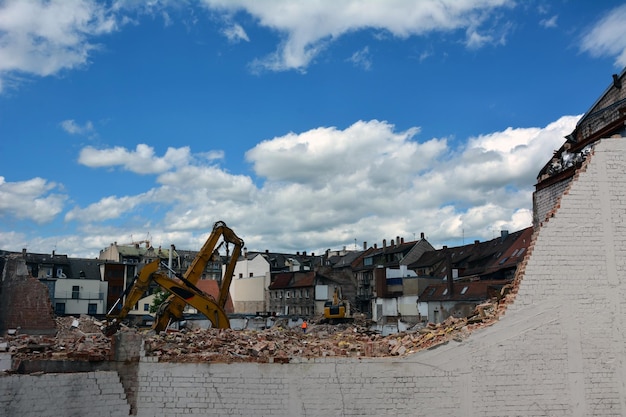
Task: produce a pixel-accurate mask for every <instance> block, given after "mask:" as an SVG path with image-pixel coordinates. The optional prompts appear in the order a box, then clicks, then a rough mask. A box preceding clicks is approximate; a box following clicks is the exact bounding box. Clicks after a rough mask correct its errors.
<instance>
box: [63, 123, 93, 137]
mask: <svg viewBox="0 0 626 417" xmlns="http://www.w3.org/2000/svg"><path fill="white" fill-rule="evenodd" d="M61 128H63V130H65V131H66V132H67V133H69V134H70V135H88V134H90V133H93V130H94V129H93V123H91V121H87V122H85V124H84V125H82V126H81V125H79V124H78V123H76V122H75V121H74V120H73V119H68V120H63V121H62V122H61Z"/></svg>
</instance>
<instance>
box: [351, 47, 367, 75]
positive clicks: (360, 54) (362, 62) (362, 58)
mask: <svg viewBox="0 0 626 417" xmlns="http://www.w3.org/2000/svg"><path fill="white" fill-rule="evenodd" d="M348 61H350V62H352V63H353V64H354V66H356V67H359V68H363V69H364V70H366V71H367V70H370V69H371V68H372V57H371V55H370V50H369V47H367V46H366V47H364V48H363V49H361V50H359V51H356V52H355V53H353V54H352V56H351V57H350V58H349V59H348Z"/></svg>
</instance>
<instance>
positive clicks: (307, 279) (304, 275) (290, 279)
mask: <svg viewBox="0 0 626 417" xmlns="http://www.w3.org/2000/svg"><path fill="white" fill-rule="evenodd" d="M320 281H321V282H333V283H334V282H336V281H335V280H334V279H332V278H328V277H326V276H323V275H321V274H318V273H316V272H314V271H306V272H281V273H278V274H275V275H274V276H273V281H272V283H271V284H270V285H269V288H268V289H270V290H279V289H290V288H304V287H313V286H315V285H316V284H317V283H319V282H320Z"/></svg>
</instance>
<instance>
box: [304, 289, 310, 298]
mask: <svg viewBox="0 0 626 417" xmlns="http://www.w3.org/2000/svg"><path fill="white" fill-rule="evenodd" d="M304 296H305V297H306V298H309V290H304Z"/></svg>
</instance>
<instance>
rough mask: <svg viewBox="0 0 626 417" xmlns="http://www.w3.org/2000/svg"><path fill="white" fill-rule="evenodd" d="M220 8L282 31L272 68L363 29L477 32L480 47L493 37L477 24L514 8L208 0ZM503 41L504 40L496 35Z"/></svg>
mask: <svg viewBox="0 0 626 417" xmlns="http://www.w3.org/2000/svg"><path fill="white" fill-rule="evenodd" d="M203 2H204V4H205V5H206V6H207V7H208V8H210V9H212V10H217V11H223V12H224V13H226V14H228V15H232V14H234V13H236V12H237V11H240V10H244V11H246V12H247V13H249V14H250V15H252V16H253V17H254V18H256V19H257V20H258V23H259V24H260V25H261V26H263V27H267V28H269V29H272V30H276V31H277V32H279V33H282V34H283V36H284V41H283V42H282V43H281V44H280V46H279V48H278V50H277V51H275V52H274V53H273V54H270V55H269V56H267V57H265V58H262V59H259V60H257V61H256V62H255V63H254V64H255V66H257V67H262V68H265V69H269V70H276V71H280V70H289V69H297V70H304V69H305V68H306V67H307V66H308V65H309V64H310V62H311V61H312V60H313V59H315V57H316V56H317V55H318V54H319V53H320V52H321V51H323V50H324V49H325V48H326V46H327V44H328V43H329V42H331V41H333V40H335V39H337V38H339V37H341V36H343V35H345V34H347V33H350V32H354V31H357V30H362V29H375V30H381V31H386V32H389V33H390V34H392V35H393V36H396V37H401V38H406V37H409V36H414V35H424V34H428V33H431V32H440V31H454V30H457V29H468V28H472V30H471V31H470V32H469V33H468V36H469V39H468V41H467V44H468V45H472V46H474V47H477V46H479V44H480V45H482V44H484V43H485V42H486V41H488V40H489V38H488V37H486V36H480V35H478V33H477V28H478V27H479V26H480V25H481V24H482V23H483V22H484V21H486V20H487V19H489V17H490V12H492V11H496V10H497V9H499V8H502V7H509V6H511V7H512V6H513V5H514V2H513V1H509V0H478V1H469V0H422V1H406V0H395V1H393V2H388V1H385V2H382V1H377V0H345V1H335V0H321V1H315V2H312V1H308V2H293V1H288V0H282V1H280V0H278V1H271V2H260V1H256V0H203ZM495 42H497V43H502V38H497V39H495Z"/></svg>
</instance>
